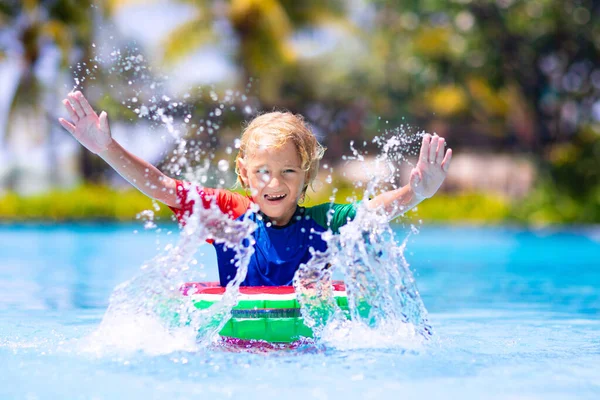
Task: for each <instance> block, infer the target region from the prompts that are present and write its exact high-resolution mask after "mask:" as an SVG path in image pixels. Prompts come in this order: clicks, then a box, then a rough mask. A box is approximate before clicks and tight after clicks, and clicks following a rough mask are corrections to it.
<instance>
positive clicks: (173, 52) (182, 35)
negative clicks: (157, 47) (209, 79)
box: [163, 13, 216, 64]
mask: <svg viewBox="0 0 600 400" xmlns="http://www.w3.org/2000/svg"><path fill="white" fill-rule="evenodd" d="M215 41H216V35H215V33H214V32H213V30H212V24H211V19H210V18H206V16H205V15H204V14H201V13H198V14H197V15H196V17H195V18H193V19H192V20H190V21H188V22H185V23H183V24H182V25H180V26H178V27H177V28H175V29H174V30H173V31H171V33H169V36H168V37H167V38H166V39H165V41H164V43H163V46H164V54H163V61H164V62H165V63H167V64H171V63H175V62H177V61H179V60H181V59H182V58H183V57H185V56H186V55H188V54H190V53H191V52H193V51H196V50H198V49H199V48H201V47H202V46H203V45H206V44H208V43H211V42H215Z"/></svg>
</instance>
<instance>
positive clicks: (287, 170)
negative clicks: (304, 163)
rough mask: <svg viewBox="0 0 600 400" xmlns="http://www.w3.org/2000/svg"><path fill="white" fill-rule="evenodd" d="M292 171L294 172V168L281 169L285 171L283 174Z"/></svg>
mask: <svg viewBox="0 0 600 400" xmlns="http://www.w3.org/2000/svg"><path fill="white" fill-rule="evenodd" d="M293 172H296V170H295V169H291V168H288V169H284V170H283V173H285V174H288V173H293Z"/></svg>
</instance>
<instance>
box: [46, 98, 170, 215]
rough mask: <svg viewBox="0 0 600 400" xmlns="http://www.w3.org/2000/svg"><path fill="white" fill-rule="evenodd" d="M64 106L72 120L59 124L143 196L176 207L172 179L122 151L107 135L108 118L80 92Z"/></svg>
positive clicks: (145, 162) (66, 100) (67, 99)
mask: <svg viewBox="0 0 600 400" xmlns="http://www.w3.org/2000/svg"><path fill="white" fill-rule="evenodd" d="M63 104H64V106H65V108H66V109H67V112H68V113H69V116H70V117H71V121H70V122H69V121H67V120H65V119H64V118H59V119H58V121H59V122H60V124H61V125H62V126H63V128H65V129H66V130H67V131H69V133H71V134H72V135H73V137H75V139H77V140H78V141H79V142H80V143H81V144H82V145H83V146H85V147H86V148H87V149H88V150H90V151H91V152H92V153H95V154H98V155H99V156H100V157H102V159H103V160H104V161H106V162H107V163H108V164H109V165H110V166H111V167H112V168H114V170H115V171H117V172H118V173H119V175H121V176H122V177H123V178H125V179H126V180H127V181H128V182H129V183H131V184H132V185H133V186H135V187H136V188H137V189H138V190H140V191H141V192H142V193H144V194H145V195H147V196H149V197H151V198H153V199H156V200H158V201H161V202H163V203H165V204H166V205H168V206H171V207H176V208H179V207H180V205H179V204H178V202H177V194H176V187H175V180H174V179H172V178H170V177H168V176H166V175H165V174H163V173H162V172H160V171H159V170H158V169H157V168H156V167H154V166H153V165H152V164H150V163H149V162H147V161H145V160H142V159H141V158H139V157H137V156H135V155H134V154H132V153H130V152H129V151H127V150H126V149H124V148H123V147H122V146H121V145H120V144H119V143H117V141H116V140H114V139H113V138H112V136H111V133H110V128H109V126H108V115H107V114H106V113H105V112H104V111H102V112H101V113H100V116H98V115H97V114H96V112H95V111H94V110H93V109H92V107H91V106H90V104H89V103H88V101H87V100H86V98H85V97H84V96H83V94H82V93H81V92H79V91H78V92H75V93H69V94H68V95H67V98H66V99H65V100H63Z"/></svg>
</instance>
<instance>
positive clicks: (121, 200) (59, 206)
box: [0, 185, 172, 222]
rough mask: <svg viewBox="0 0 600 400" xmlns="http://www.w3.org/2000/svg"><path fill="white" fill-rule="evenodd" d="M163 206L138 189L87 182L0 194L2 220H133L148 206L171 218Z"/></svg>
mask: <svg viewBox="0 0 600 400" xmlns="http://www.w3.org/2000/svg"><path fill="white" fill-rule="evenodd" d="M156 204H157V205H159V204H158V203H156ZM159 206H160V210H159V211H156V210H155V206H154V205H153V204H152V201H151V200H150V199H149V198H148V197H146V196H145V195H144V194H142V193H140V192H138V191H137V190H133V189H128V190H114V189H111V188H108V187H104V186H91V185H84V186H80V187H78V188H76V189H73V190H68V191H60V190H54V191H51V192H48V193H44V194H41V195H37V196H30V197H21V196H18V195H16V194H14V193H7V194H5V195H4V196H3V197H0V220H9V221H61V222H62V221H80V220H108V221H132V220H135V219H136V218H137V216H138V214H139V213H140V212H142V211H144V210H152V211H153V212H154V215H155V218H157V217H159V218H161V219H162V220H169V219H170V217H171V215H172V212H171V211H170V210H169V208H168V207H166V206H165V205H163V204H160V205H159Z"/></svg>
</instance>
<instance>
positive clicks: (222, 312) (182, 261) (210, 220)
mask: <svg viewBox="0 0 600 400" xmlns="http://www.w3.org/2000/svg"><path fill="white" fill-rule="evenodd" d="M193 196H194V194H193V191H190V197H191V198H192V199H194V197H193ZM195 196H196V198H195V199H194V200H195V204H194V210H193V213H192V214H191V216H190V217H189V218H188V219H187V221H186V224H185V226H184V227H183V229H182V232H181V239H180V241H179V243H178V244H177V246H171V245H169V246H167V247H166V248H165V250H164V253H163V254H160V255H158V256H157V257H155V258H154V259H153V260H151V261H150V262H148V263H147V264H146V265H144V266H143V267H142V269H141V271H140V273H139V274H138V275H137V276H135V277H134V278H132V279H131V280H129V281H127V282H125V283H123V284H121V285H119V286H117V287H116V288H115V290H114V292H113V294H112V296H111V298H110V304H109V307H108V310H107V311H106V314H105V316H104V318H103V320H102V323H101V324H100V327H99V328H98V330H97V331H96V332H94V333H93V334H92V335H91V336H90V337H89V338H88V339H87V340H86V341H85V342H84V343H83V349H84V350H87V351H93V352H97V353H103V352H106V351H109V350H111V349H114V350H117V351H123V350H125V351H135V350H143V351H145V352H147V353H150V354H164V353H170V352H173V351H177V350H185V351H193V350H197V349H199V348H201V347H202V346H205V345H207V344H210V343H211V342H212V341H213V339H215V337H216V335H217V333H218V332H219V331H220V330H221V329H222V328H223V326H224V325H225V323H227V321H228V319H229V317H230V311H231V308H232V307H233V306H234V305H235V304H236V303H237V296H238V294H239V285H240V284H241V282H242V281H243V280H244V278H245V277H246V273H247V265H248V262H249V258H250V256H251V255H252V253H253V246H252V244H253V241H252V236H251V234H252V232H253V231H254V229H255V227H256V226H255V224H254V222H252V221H250V220H248V219H247V218H246V217H247V216H248V215H249V214H246V215H245V216H244V217H243V218H242V219H241V220H238V221H232V220H231V218H229V216H227V215H225V214H223V213H221V212H220V210H219V209H218V207H217V206H215V205H212V206H211V207H210V208H207V209H205V208H204V207H202V205H201V204H202V202H201V201H200V199H199V195H198V194H195ZM197 204H199V205H198V206H197ZM206 240H214V241H215V242H218V243H225V244H226V245H228V246H231V247H233V248H234V249H235V251H236V265H237V266H238V269H237V273H236V276H235V278H234V279H233V280H232V281H231V282H230V283H229V284H228V286H227V290H226V293H225V295H223V298H222V300H221V301H220V302H219V303H217V304H215V305H214V306H213V307H211V308H210V309H205V310H199V309H196V307H195V306H194V304H193V301H192V298H191V297H189V296H182V295H181V293H180V287H181V285H182V284H183V283H184V282H186V281H200V280H202V277H203V276H204V274H203V273H202V272H201V271H202V269H203V268H204V266H203V265H197V264H196V263H195V259H194V254H195V253H196V250H197V249H198V247H199V246H200V245H202V244H203V243H204V242H205V241H206Z"/></svg>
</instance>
